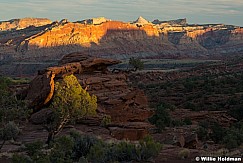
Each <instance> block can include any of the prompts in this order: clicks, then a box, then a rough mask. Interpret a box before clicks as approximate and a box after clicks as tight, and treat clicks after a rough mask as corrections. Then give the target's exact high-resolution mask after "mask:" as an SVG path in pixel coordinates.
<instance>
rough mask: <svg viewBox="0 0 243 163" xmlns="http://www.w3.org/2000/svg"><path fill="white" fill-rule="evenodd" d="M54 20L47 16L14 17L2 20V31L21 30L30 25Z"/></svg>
mask: <svg viewBox="0 0 243 163" xmlns="http://www.w3.org/2000/svg"><path fill="white" fill-rule="evenodd" d="M51 23H52V21H51V20H49V19H46V18H23V19H12V20H9V21H3V22H0V31H6V30H12V29H15V30H19V29H23V28H27V27H29V26H35V27H39V26H43V25H47V24H51Z"/></svg>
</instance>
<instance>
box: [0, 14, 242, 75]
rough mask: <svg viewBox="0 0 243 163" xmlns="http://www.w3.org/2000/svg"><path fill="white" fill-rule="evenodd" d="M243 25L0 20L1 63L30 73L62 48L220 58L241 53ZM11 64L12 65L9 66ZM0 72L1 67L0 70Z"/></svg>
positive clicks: (116, 55) (124, 55) (118, 55)
mask: <svg viewBox="0 0 243 163" xmlns="http://www.w3.org/2000/svg"><path fill="white" fill-rule="evenodd" d="M242 46H243V28H242V27H238V26H234V25H224V24H202V25H196V24H189V23H188V22H187V20H186V19H177V20H169V21H162V20H158V19H156V20H154V21H152V22H149V21H148V20H146V19H145V18H143V17H139V18H138V19H137V20H135V21H131V22H121V21H113V20H110V19H107V18H104V17H99V18H91V19H86V20H81V21H77V22H69V21H68V20H67V19H63V20H61V21H60V22H57V21H55V22H52V21H50V20H49V19H45V18H44V19H43V18H24V19H12V20H9V21H2V22H0V69H1V71H2V73H3V74H12V75H18V73H19V69H20V68H21V72H22V73H23V74H31V73H34V72H35V71H34V70H32V71H30V67H31V69H42V68H45V67H47V66H49V65H53V64H54V65H55V64H57V62H58V61H59V60H60V59H61V58H62V57H63V56H64V55H66V54H69V53H72V52H83V53H88V55H92V56H99V57H105V58H113V59H119V60H121V59H128V58H130V57H134V56H136V57H140V58H150V59H158V58H204V59H207V58H208V59H212V58H220V57H222V56H223V57H225V56H226V57H229V56H232V55H241V54H242V53H243V48H242ZM10 67H11V68H10ZM0 73H1V72H0Z"/></svg>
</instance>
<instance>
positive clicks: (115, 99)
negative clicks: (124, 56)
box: [26, 53, 153, 140]
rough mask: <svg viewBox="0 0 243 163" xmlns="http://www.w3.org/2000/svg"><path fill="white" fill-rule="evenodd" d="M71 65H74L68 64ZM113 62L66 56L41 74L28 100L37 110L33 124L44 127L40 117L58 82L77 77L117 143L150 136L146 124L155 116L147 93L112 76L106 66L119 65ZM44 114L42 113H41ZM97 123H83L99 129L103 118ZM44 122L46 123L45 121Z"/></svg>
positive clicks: (32, 87) (30, 91)
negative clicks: (108, 120)
mask: <svg viewBox="0 0 243 163" xmlns="http://www.w3.org/2000/svg"><path fill="white" fill-rule="evenodd" d="M69 61H75V62H71V63H67V62H69ZM117 63H119V61H117V60H113V59H103V58H94V57H90V56H87V55H82V54H80V53H72V54H70V55H67V56H65V57H64V58H63V59H62V60H61V61H60V65H59V66H56V67H49V68H47V69H45V70H43V71H39V74H38V76H36V77H35V78H34V79H33V81H32V82H31V84H30V86H29V89H28V93H27V97H26V100H28V101H29V106H30V107H32V108H33V109H34V111H35V112H37V113H35V114H33V116H32V118H31V120H32V122H33V123H41V120H40V117H43V116H42V112H43V114H45V115H46V114H47V113H48V114H49V112H46V111H42V110H41V109H42V108H43V106H47V104H48V103H49V102H50V100H51V98H52V96H53V94H54V83H55V80H61V79H62V78H63V76H65V75H69V74H74V75H75V76H76V77H77V79H78V80H79V82H80V84H81V86H82V87H83V88H85V89H86V90H87V91H88V92H89V93H90V94H94V95H96V96H97V100H98V113H99V114H98V115H99V116H102V115H110V116H111V121H112V123H111V124H109V129H110V131H111V134H112V135H113V136H114V137H116V138H117V139H124V138H125V139H130V140H138V139H141V138H143V137H144V136H145V135H147V134H148V130H149V128H151V127H152V126H151V125H150V124H149V123H147V122H146V120H147V119H148V117H150V116H151V115H152V114H153V112H152V111H151V110H149V108H148V102H147V98H146V96H145V95H144V92H143V91H141V90H138V89H134V88H131V87H129V86H128V84H127V76H126V74H124V73H112V72H110V71H108V70H107V66H110V65H113V64H117ZM40 110H41V111H40ZM97 118H98V119H96V120H94V119H93V120H91V121H90V119H86V120H80V122H83V123H89V122H91V123H92V124H91V125H93V124H97V122H98V125H100V124H99V123H101V120H102V118H99V117H97ZM43 120H44V119H43Z"/></svg>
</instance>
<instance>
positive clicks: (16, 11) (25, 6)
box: [0, 0, 243, 26]
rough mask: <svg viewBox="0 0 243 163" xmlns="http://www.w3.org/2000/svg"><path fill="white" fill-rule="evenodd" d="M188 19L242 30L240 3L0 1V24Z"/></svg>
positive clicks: (198, 0) (182, 0)
mask: <svg viewBox="0 0 243 163" xmlns="http://www.w3.org/2000/svg"><path fill="white" fill-rule="evenodd" d="M140 15H141V16H143V17H144V18H146V19H148V20H149V21H152V20H154V19H160V20H170V19H178V18H187V19H188V22H189V23H224V24H234V25H240V26H243V0H0V21H2V20H9V19H12V18H23V17H46V18H49V19H51V20H61V19H63V18H67V19H68V20H70V21H77V20H83V19H86V18H92V17H98V16H104V17H107V18H110V19H112V20H122V21H132V20H135V19H137V17H138V16H140Z"/></svg>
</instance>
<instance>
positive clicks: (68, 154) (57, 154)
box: [50, 136, 74, 163]
mask: <svg viewBox="0 0 243 163" xmlns="http://www.w3.org/2000/svg"><path fill="white" fill-rule="evenodd" d="M73 148H74V141H73V139H72V138H71V137H70V136H62V137H59V138H58V139H56V140H55V142H54V143H53V148H52V151H51V153H50V160H51V162H60V163H67V162H70V163H71V162H73V161H72V153H73Z"/></svg>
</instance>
